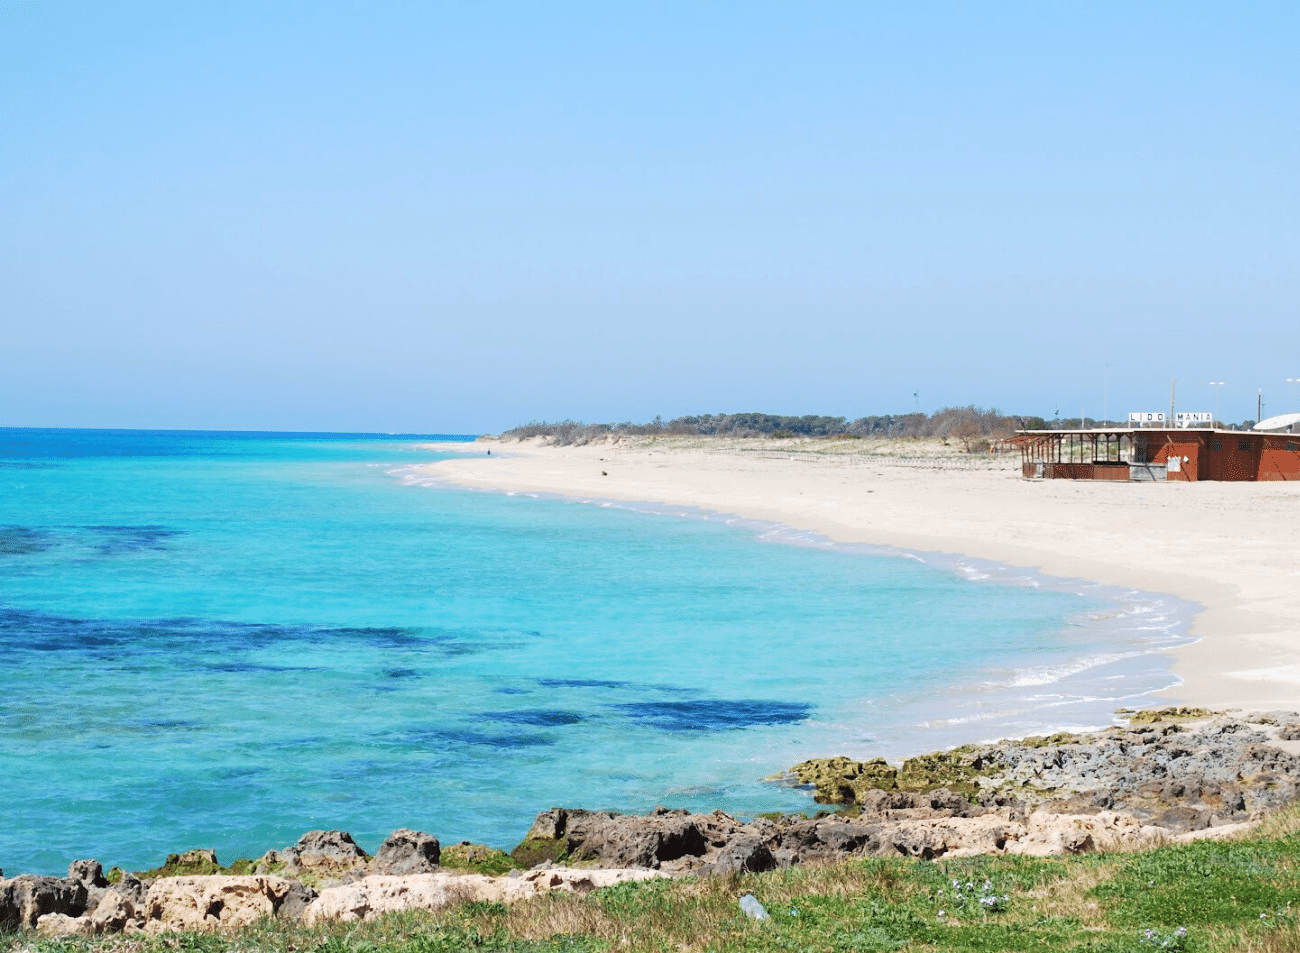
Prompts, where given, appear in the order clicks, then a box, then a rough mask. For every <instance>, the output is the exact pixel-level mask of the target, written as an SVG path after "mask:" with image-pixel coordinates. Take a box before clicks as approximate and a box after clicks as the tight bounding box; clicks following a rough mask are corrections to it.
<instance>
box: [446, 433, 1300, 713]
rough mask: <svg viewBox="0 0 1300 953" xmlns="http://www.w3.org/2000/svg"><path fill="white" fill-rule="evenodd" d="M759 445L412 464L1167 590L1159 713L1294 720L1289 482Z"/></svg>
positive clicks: (474, 480)
mask: <svg viewBox="0 0 1300 953" xmlns="http://www.w3.org/2000/svg"><path fill="white" fill-rule="evenodd" d="M773 446H774V445H773V444H771V443H767V444H759V443H756V442H752V441H725V442H724V441H702V440H699V439H695V440H687V439H674V438H665V439H647V438H641V439H634V440H627V439H625V440H623V441H620V442H619V443H617V444H612V445H611V444H608V443H606V444H595V445H587V446H583V447H548V446H540V445H539V444H538V443H537V442H536V441H525V442H516V441H504V442H502V441H494V440H483V441H480V442H478V443H475V444H469V445H466V444H463V443H461V444H447V445H445V449H448V450H454V451H457V452H458V453H460V454H463V456H459V457H457V458H456V459H451V460H447V461H443V462H440V463H436V464H431V465H429V467H428V469H429V470H430V471H431V472H432V474H433V475H436V476H437V477H438V478H440V479H444V480H446V481H448V482H451V483H455V484H458V485H462V486H466V487H477V488H484V489H494V490H509V491H516V492H535V493H547V494H556V495H560V496H567V497H576V498H583V499H614V500H637V501H644V502H652V503H667V504H673V505H682V506H693V507H699V508H702V509H706V510H711V511H716V512H721V513H734V514H737V515H739V516H743V517H747V518H753V519H761V520H770V521H774V522H779V523H784V524H787V525H789V526H792V527H795V528H798V529H803V530H808V531H812V532H816V533H820V534H822V535H824V536H826V537H827V538H829V539H832V540H836V541H841V542H860V543H870V544H876V545H885V546H895V547H901V548H905V549H911V550H925V551H939V552H945V553H955V554H963V555H966V556H972V557H977V558H983V559H992V560H997V561H1000V562H1004V563H1009V564H1012V565H1016V566H1025V567H1031V568H1035V569H1038V570H1039V571H1041V572H1044V573H1047V574H1049V575H1055V576H1066V577H1082V578H1085V579H1092V580H1096V581H1098V582H1101V583H1105V584H1108V585H1119V586H1128V587H1131V588H1135V589H1143V590H1148V591H1155V592H1167V593H1172V594H1174V595H1177V596H1180V597H1182V598H1184V599H1188V600H1191V601H1194V602H1197V603H1199V604H1201V605H1202V606H1204V611H1202V612H1200V613H1199V614H1198V615H1197V617H1196V620H1195V622H1194V625H1193V629H1192V634H1193V635H1194V636H1196V637H1197V638H1198V641H1197V642H1195V643H1194V644H1191V645H1187V646H1184V647H1182V648H1179V649H1176V650H1173V651H1174V670H1175V672H1176V673H1177V674H1178V675H1179V676H1180V677H1181V678H1182V679H1183V685H1182V686H1180V687H1178V688H1175V689H1172V690H1170V691H1169V692H1167V693H1165V695H1166V697H1167V699H1168V700H1169V702H1170V703H1175V702H1176V703H1179V704H1194V705H1201V706H1205V707H1209V708H1215V709H1221V708H1242V709H1247V710H1268V709H1293V710H1294V709H1300V483H1209V482H1205V483H1193V484H1187V483H1173V484H1150V483H1113V482H1073V481H1069V480H1055V481H1028V480H1024V479H1021V477H1020V472H1019V466H1018V465H1019V454H1018V453H1017V454H1008V455H1007V456H1006V458H1003V459H1002V460H998V459H996V458H993V457H989V456H988V455H980V456H978V457H965V456H964V455H958V454H955V453H954V454H952V455H950V456H933V457H930V458H926V457H923V456H921V454H922V453H924V452H929V453H934V452H935V451H934V448H933V447H929V448H925V447H918V450H917V453H916V455H915V456H913V457H912V458H910V459H903V458H899V457H884V456H878V455H873V454H871V453H865V454H864V453H862V452H860V451H861V450H862V449H868V448H866V447H863V446H854V445H853V444H851V443H849V442H844V443H840V444H838V445H837V444H836V443H835V442H826V441H809V442H804V441H797V442H796V441H786V442H783V443H782V444H781V445H780V449H771V448H772V447H773ZM442 448H443V447H440V449H442ZM765 448H766V449H765ZM894 449H895V450H897V448H894ZM489 450H491V451H492V452H491V454H490V455H489V454H488V453H487V451H489ZM787 451H788V452H787Z"/></svg>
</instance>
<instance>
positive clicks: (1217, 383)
mask: <svg viewBox="0 0 1300 953" xmlns="http://www.w3.org/2000/svg"><path fill="white" fill-rule="evenodd" d="M1225 383H1227V382H1226V381H1210V386H1211V387H1215V388H1222V387H1223V385H1224V384H1225ZM1221 393H1222V390H1216V391H1215V392H1214V426H1215V428H1216V429H1217V428H1218V426H1219V394H1221Z"/></svg>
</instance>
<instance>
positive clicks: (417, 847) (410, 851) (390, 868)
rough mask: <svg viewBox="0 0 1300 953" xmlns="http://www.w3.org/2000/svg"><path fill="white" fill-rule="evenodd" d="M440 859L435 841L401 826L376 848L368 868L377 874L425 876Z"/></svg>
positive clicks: (439, 848) (435, 866)
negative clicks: (377, 851)
mask: <svg viewBox="0 0 1300 953" xmlns="http://www.w3.org/2000/svg"><path fill="white" fill-rule="evenodd" d="M441 856H442V848H441V847H440V845H439V844H438V838H436V837H434V836H433V835H432V834H426V833H424V832H423V831H413V830H410V829H408V828H405V827H403V828H401V829H399V830H395V831H393V833H391V834H389V835H388V839H387V840H385V841H384V843H383V844H382V845H380V847H379V853H377V854H376V855H375V859H374V861H373V862H372V863H371V865H370V869H371V871H372V872H373V873H379V874H395V875H401V874H427V873H432V872H433V871H435V870H437V869H438V862H439V860H440V859H441Z"/></svg>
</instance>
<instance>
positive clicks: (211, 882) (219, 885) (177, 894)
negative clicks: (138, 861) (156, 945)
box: [142, 874, 294, 933]
mask: <svg viewBox="0 0 1300 953" xmlns="http://www.w3.org/2000/svg"><path fill="white" fill-rule="evenodd" d="M293 887H294V884H292V883H291V882H290V881H288V880H285V879H283V878H281V877H266V876H252V877H231V876H227V875H224V874H213V875H210V876H200V877H166V878H163V879H161V880H157V881H155V882H154V883H153V885H152V886H150V887H149V893H148V895H147V896H146V897H145V901H144V909H143V911H142V912H143V918H144V921H145V922H144V929H145V930H146V931H147V932H149V933H166V932H169V931H173V930H176V931H179V930H210V929H215V928H217V927H241V926H248V925H250V924H252V923H255V922H256V921H257V920H258V919H260V918H262V917H265V916H272V915H274V914H275V913H276V911H277V910H278V909H279V908H280V906H281V905H282V904H283V903H284V902H285V901H286V899H287V898H288V897H289V896H290V894H291V893H292V891H293Z"/></svg>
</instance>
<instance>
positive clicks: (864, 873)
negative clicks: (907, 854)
mask: <svg viewBox="0 0 1300 953" xmlns="http://www.w3.org/2000/svg"><path fill="white" fill-rule="evenodd" d="M1297 830H1300V809H1297V808H1295V807H1292V808H1289V809H1287V810H1286V811H1283V812H1281V813H1280V814H1278V815H1276V816H1274V817H1273V818H1271V819H1270V820H1269V821H1267V822H1265V824H1264V825H1263V826H1262V827H1261V828H1260V829H1259V830H1258V831H1257V832H1256V833H1255V834H1254V835H1252V836H1250V837H1247V838H1243V839H1240V840H1235V841H1225V842H1209V841H1202V842H1197V843H1191V844H1184V845H1174V846H1166V847H1161V848H1158V849H1156V850H1151V851H1147V852H1143V853H1112V854H1089V855H1083V856H1073V857H1061V858H1030V857H1017V856H999V857H971V858H962V859H952V860H945V859H940V860H937V861H918V860H907V859H902V858H866V859H859V860H853V861H847V862H843V863H839V864H834V865H828V866H824V867H799V868H790V869H787V870H780V871H773V872H771V873H765V874H744V875H732V876H727V877H716V878H711V879H695V878H684V879H681V880H655V881H645V882H640V883H624V884H620V885H618V886H615V887H611V888H608V889H605V890H600V891H596V892H594V893H591V894H588V895H586V896H579V895H573V894H561V893H555V894H549V895H546V896H543V897H540V898H538V899H535V900H531V901H527V902H523V903H519V904H515V905H513V906H507V905H505V904H500V903H484V902H477V903H468V904H461V905H458V906H452V907H448V908H445V909H443V910H440V911H439V912H437V913H433V914H429V913H404V914H398V915H390V916H386V917H382V918H379V919H377V920H374V921H370V922H365V923H335V924H330V925H326V926H321V927H316V928H313V929H308V928H305V927H302V926H300V925H294V924H288V923H278V922H274V921H267V922H265V923H263V924H261V925H260V926H258V927H256V928H251V929H247V930H241V931H233V932H229V933H208V934H190V935H180V936H178V935H173V936H164V937H141V936H118V937H104V938H99V939H85V938H65V939H60V940H46V939H41V938H38V937H35V936H33V935H30V934H27V935H21V936H16V937H11V938H10V940H9V942H8V943H7V944H4V943H0V948H3V947H4V946H7V947H8V948H9V949H11V950H14V951H17V950H22V951H25V953H55V951H58V953H74V951H86V953H108V951H116V950H130V951H132V953H172V951H184V953H236V951H239V953H242V951H248V950H268V951H273V953H274V951H282V953H297V951H310V953H388V951H391V953H438V951H458V950H480V951H502V953H506V951H509V953H551V951H591V953H598V951H599V953H604V951H610V953H616V951H629V953H639V951H646V953H650V951H665V953H667V951H719V953H723V951H768V950H777V951H789V953H802V951H808V953H814V951H817V953H820V951H831V953H840V951H843V953H871V951H889V950H899V951H945V950H950V951H967V950H972V951H973V950H1008V951H1012V950H1071V951H1095V953H1101V951H1116V953H1118V951H1130V953H1143V951H1155V950H1189V951H1203V953H1217V951H1223V953H1226V951H1229V950H1233V951H1238V950H1244V951H1259V953H1266V951H1273V953H1280V951H1284V950H1300V925H1298V924H1297V920H1296V915H1294V914H1293V912H1292V905H1293V903H1294V902H1295V901H1300V836H1297ZM746 893H749V894H753V895H754V896H755V897H756V898H757V899H758V900H759V902H761V903H762V904H763V906H764V907H765V908H766V910H767V911H768V913H769V914H770V919H768V920H766V921H756V920H751V919H749V918H747V917H746V916H744V915H743V914H742V912H741V910H740V907H739V903H738V901H739V898H740V897H741V896H742V895H743V894H746ZM1296 913H1297V914H1300V907H1297V909H1296Z"/></svg>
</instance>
